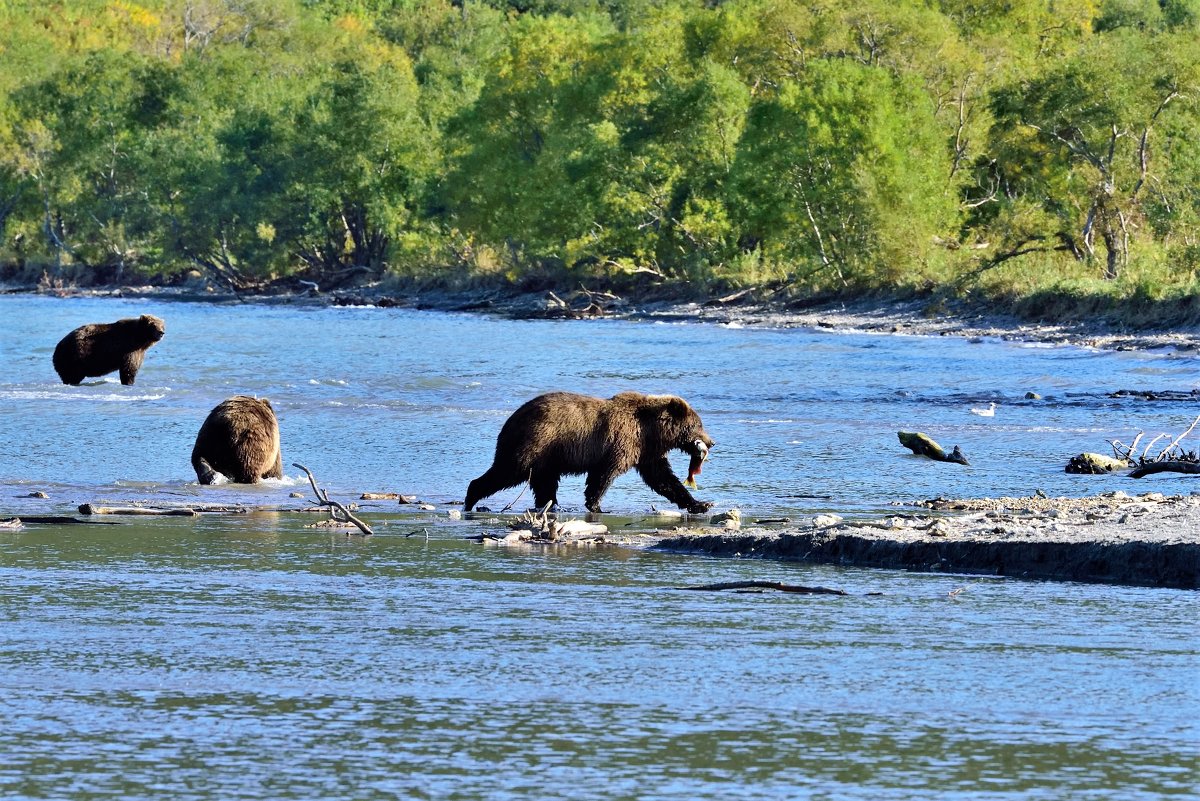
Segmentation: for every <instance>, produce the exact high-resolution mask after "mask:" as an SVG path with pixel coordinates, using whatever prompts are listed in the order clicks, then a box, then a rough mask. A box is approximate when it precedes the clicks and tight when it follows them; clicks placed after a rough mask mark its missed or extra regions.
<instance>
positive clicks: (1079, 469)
mask: <svg viewBox="0 0 1200 801" xmlns="http://www.w3.org/2000/svg"><path fill="white" fill-rule="evenodd" d="M1129 465H1130V462H1129V460H1128V459H1114V458H1113V457H1111V456H1105V455H1104V454H1102V453H1081V454H1079V455H1078V456H1072V457H1071V460H1070V461H1069V462H1067V467H1066V469H1065V471H1064V472H1067V473H1073V474H1076V475H1089V476H1095V475H1101V474H1103V473H1112V472H1115V471H1117V470H1124V469H1125V468H1127V467H1129Z"/></svg>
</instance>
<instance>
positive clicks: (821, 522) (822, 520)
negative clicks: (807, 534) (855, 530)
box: [812, 515, 844, 528]
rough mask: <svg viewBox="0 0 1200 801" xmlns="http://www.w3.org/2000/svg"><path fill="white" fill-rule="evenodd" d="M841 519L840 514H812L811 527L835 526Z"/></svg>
mask: <svg viewBox="0 0 1200 801" xmlns="http://www.w3.org/2000/svg"><path fill="white" fill-rule="evenodd" d="M843 519H844V518H842V517H841V516H840V515H814V516H813V519H812V524H813V528H825V527H826V526H836V525H837V524H838V523H840V522H842V520H843Z"/></svg>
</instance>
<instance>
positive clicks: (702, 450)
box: [683, 440, 708, 489]
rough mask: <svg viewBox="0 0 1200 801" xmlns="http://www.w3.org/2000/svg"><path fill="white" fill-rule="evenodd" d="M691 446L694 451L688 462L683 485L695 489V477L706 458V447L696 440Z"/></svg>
mask: <svg viewBox="0 0 1200 801" xmlns="http://www.w3.org/2000/svg"><path fill="white" fill-rule="evenodd" d="M692 446H693V447H694V448H695V450H694V451H693V452H692V458H691V461H689V462H688V475H687V481H685V482H683V485H684V486H685V487H691V488H692V489H696V476H698V475H700V468H701V466H702V465H703V464H704V461H705V460H706V459H707V458H708V446H707V445H705V444H704V441H703V440H696V441H695V442H693V443H692Z"/></svg>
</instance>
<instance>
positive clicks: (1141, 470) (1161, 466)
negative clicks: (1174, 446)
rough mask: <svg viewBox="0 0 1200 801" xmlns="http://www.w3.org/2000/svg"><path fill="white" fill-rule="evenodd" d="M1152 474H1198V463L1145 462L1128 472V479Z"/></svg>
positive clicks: (1175, 461)
mask: <svg viewBox="0 0 1200 801" xmlns="http://www.w3.org/2000/svg"><path fill="white" fill-rule="evenodd" d="M1153 473H1193V474H1196V473H1200V462H1184V461H1180V460H1178V459H1171V460H1168V461H1165V462H1147V463H1146V464H1143V465H1139V466H1138V467H1135V468H1133V469H1132V470H1130V471H1129V477H1130V478H1142V477H1143V476H1148V475H1151V474H1153Z"/></svg>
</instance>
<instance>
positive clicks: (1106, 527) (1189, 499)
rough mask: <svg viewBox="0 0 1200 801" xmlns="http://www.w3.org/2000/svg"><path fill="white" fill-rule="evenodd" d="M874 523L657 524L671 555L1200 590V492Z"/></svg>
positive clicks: (1035, 503) (1018, 502)
mask: <svg viewBox="0 0 1200 801" xmlns="http://www.w3.org/2000/svg"><path fill="white" fill-rule="evenodd" d="M924 506H925V508H924V509H922V510H919V511H916V510H914V512H912V513H902V514H897V515H894V516H892V517H889V518H885V519H884V520H881V521H878V522H874V521H873V522H851V521H843V520H839V519H837V518H836V517H833V516H829V515H819V516H817V517H816V518H814V519H813V520H812V521H809V522H808V524H807V525H804V526H796V525H794V524H792V525H788V526H786V527H783V528H780V527H778V526H770V527H767V526H754V525H748V524H746V523H745V522H743V524H742V525H741V526H740V527H739V528H736V529H732V528H730V529H725V530H716V531H715V530H714V529H713V528H712V527H711V526H709V527H700V528H688V527H680V528H677V529H675V530H670V531H668V530H662V531H660V532H658V533H659V535H660V536H661V539H660V540H659V541H658V543H657V544H656V545H655V546H654V547H656V548H659V549H662V550H667V551H672V552H676V553H701V554H708V555H712V556H726V557H742V558H761V559H781V560H790V561H809V562H821V563H829V564H839V565H852V566H856V567H876V568H893V569H905V570H919V571H933V572H945V573H974V574H984V575H994V576H1011V577H1014V578H1027V579H1056V580H1067V581H1090V582H1105V583H1114V584H1132V585H1142V586H1150V587H1174V588H1181V589H1200V496H1195V495H1186V496H1169V497H1164V496H1163V495H1162V494H1161V493H1148V494H1146V495H1141V496H1130V495H1127V494H1125V493H1124V492H1115V493H1106V494H1104V495H1098V496H1093V497H1088V498H1043V497H1029V498H985V499H978V500H942V499H939V500H936V501H929V502H926V504H924Z"/></svg>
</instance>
